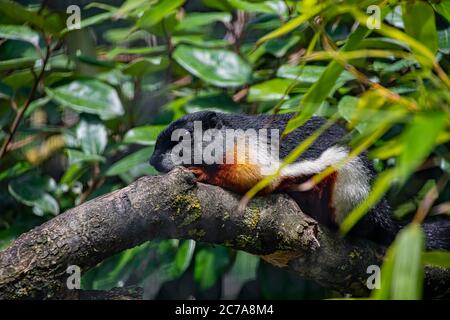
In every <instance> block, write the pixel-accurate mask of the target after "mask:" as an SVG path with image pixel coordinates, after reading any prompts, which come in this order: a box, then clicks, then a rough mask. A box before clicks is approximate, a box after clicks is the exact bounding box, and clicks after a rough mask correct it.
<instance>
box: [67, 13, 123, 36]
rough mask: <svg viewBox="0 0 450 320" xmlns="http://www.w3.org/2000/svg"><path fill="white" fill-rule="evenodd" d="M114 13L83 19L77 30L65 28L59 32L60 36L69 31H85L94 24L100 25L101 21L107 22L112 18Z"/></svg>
mask: <svg viewBox="0 0 450 320" xmlns="http://www.w3.org/2000/svg"><path fill="white" fill-rule="evenodd" d="M114 14H115V12H113V11H110V12H102V13H100V14H97V15H95V16H92V17H89V18H85V19H81V21H80V28H77V29H69V28H65V29H64V30H62V31H61V35H65V34H66V33H68V32H71V31H76V30H81V29H85V28H87V27H90V26H93V25H95V24H98V23H101V22H103V21H106V20H109V19H111V18H112V17H113V16H114Z"/></svg>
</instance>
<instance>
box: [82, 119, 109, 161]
mask: <svg viewBox="0 0 450 320" xmlns="http://www.w3.org/2000/svg"><path fill="white" fill-rule="evenodd" d="M76 134H77V140H78V141H79V143H80V145H81V150H83V152H84V153H85V154H87V155H100V154H102V153H103V151H104V150H105V147H106V144H107V143H108V133H107V132H106V128H105V126H104V125H103V123H101V122H100V121H93V120H89V121H88V120H82V121H81V122H80V123H79V124H78V126H77V129H76Z"/></svg>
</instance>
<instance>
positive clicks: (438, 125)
mask: <svg viewBox="0 0 450 320" xmlns="http://www.w3.org/2000/svg"><path fill="white" fill-rule="evenodd" d="M447 120H448V119H447V115H446V113H444V112H427V113H417V114H415V116H414V118H413V120H412V121H411V123H410V124H409V125H408V127H407V128H406V129H405V131H404V133H403V134H402V138H401V141H402V143H403V144H404V148H403V152H402V153H401V155H400V156H399V159H398V165H397V170H398V174H399V177H400V178H401V179H402V180H403V181H405V180H406V179H407V178H408V177H409V175H410V174H411V173H412V172H413V171H414V170H415V169H416V167H418V166H419V165H420V164H421V162H422V161H423V160H424V159H425V158H426V157H427V156H428V155H429V153H430V152H431V150H433V147H434V146H435V144H436V139H437V137H438V135H439V133H441V131H442V130H443V129H444V128H445V124H446V123H447Z"/></svg>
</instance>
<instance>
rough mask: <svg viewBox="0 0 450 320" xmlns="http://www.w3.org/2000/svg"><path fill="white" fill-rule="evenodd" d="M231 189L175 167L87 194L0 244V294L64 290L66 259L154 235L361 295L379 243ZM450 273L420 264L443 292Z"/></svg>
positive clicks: (91, 261)
mask: <svg viewBox="0 0 450 320" xmlns="http://www.w3.org/2000/svg"><path fill="white" fill-rule="evenodd" d="M239 200H240V196H239V195H236V194H234V193H231V192H228V191H225V190H223V189H221V188H219V187H215V186H211V185H205V184H200V183H196V180H195V177H194V175H193V174H192V173H190V172H189V171H187V170H185V169H181V168H177V169H175V170H173V171H172V172H170V173H169V174H167V175H164V176H151V177H143V178H141V179H139V180H137V181H136V182H134V183H132V184H131V185H129V186H128V187H125V188H123V189H120V190H117V191H115V192H112V193H109V194H107V195H104V196H101V197H98V198H96V199H93V200H91V201H88V202H86V203H84V204H82V205H80V206H78V207H75V208H73V209H70V210H68V211H66V212H65V213H63V214H61V215H59V216H57V217H55V218H54V219H52V220H50V221H48V222H46V223H44V224H42V225H41V226H38V227H36V228H35V229H33V230H31V231H29V232H27V233H25V234H23V235H21V236H20V237H19V238H18V239H17V240H16V241H15V242H14V243H13V244H12V245H11V246H10V247H9V248H8V249H6V250H4V251H2V252H0V298H7V299H18V298H44V297H47V298H58V297H59V296H64V294H62V292H66V293H67V289H66V280H67V277H68V276H69V274H67V273H66V269H67V266H69V265H78V266H79V267H80V268H81V269H82V271H83V272H85V271H87V270H88V269H89V268H92V267H93V266H95V265H96V264H98V263H99V262H101V261H102V260H104V259H105V258H107V257H109V256H111V255H114V254H115V253H117V252H120V251H122V250H125V249H128V248H131V247H134V246H136V245H138V244H140V243H143V242H145V241H147V240H150V239H154V238H166V239H169V238H177V239H195V240H197V241H202V242H207V243H214V244H222V245H226V246H229V247H232V248H235V249H240V250H244V251H247V252H250V253H253V254H257V255H261V256H263V258H265V259H266V260H268V261H270V262H272V263H274V264H275V265H277V266H280V267H287V268H289V269H290V270H293V271H295V272H297V273H299V274H301V275H303V276H305V277H306V278H309V279H313V280H315V281H317V282H318V283H320V284H322V285H323V286H325V287H327V288H332V289H335V290H338V291H340V292H343V293H351V294H353V295H356V296H363V295H367V294H368V289H367V287H366V279H367V277H368V276H369V275H368V274H367V273H366V270H367V267H368V266H369V265H374V264H376V265H380V264H381V261H382V257H383V254H384V249H383V248H381V247H378V246H376V245H375V244H373V243H370V242H367V241H363V240H350V239H343V238H342V237H340V236H339V235H338V234H336V233H334V232H332V231H330V230H328V229H326V228H324V227H322V226H319V225H318V224H317V222H316V221H315V220H313V219H311V218H310V217H308V216H306V215H304V214H303V213H302V212H301V211H300V209H299V207H298V206H297V204H296V203H295V202H294V201H293V200H291V199H290V198H289V197H287V196H285V195H283V194H278V195H271V196H268V197H257V198H255V199H253V200H252V201H251V202H250V203H249V204H248V206H247V208H246V210H245V213H239V211H238V210H237V208H238V205H239ZM449 284H450V272H448V270H444V269H428V270H427V280H426V285H427V287H429V288H431V290H432V294H433V295H438V294H441V293H442V292H445V291H446V290H447V289H448V287H449Z"/></svg>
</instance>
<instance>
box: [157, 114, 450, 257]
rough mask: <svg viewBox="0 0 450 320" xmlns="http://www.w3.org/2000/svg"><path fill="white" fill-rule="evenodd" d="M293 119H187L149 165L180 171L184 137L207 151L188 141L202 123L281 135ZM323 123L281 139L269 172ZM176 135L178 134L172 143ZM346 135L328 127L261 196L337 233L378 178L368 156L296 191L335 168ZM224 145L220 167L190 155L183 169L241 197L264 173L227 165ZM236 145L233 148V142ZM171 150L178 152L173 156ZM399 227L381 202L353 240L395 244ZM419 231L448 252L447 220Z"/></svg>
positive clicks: (173, 127)
mask: <svg viewBox="0 0 450 320" xmlns="http://www.w3.org/2000/svg"><path fill="white" fill-rule="evenodd" d="M292 116H293V114H280V115H245V114H232V113H230V114H229V113H219V112H213V111H201V112H195V113H191V114H188V115H186V116H184V117H182V118H180V119H178V120H176V121H174V122H172V123H171V124H170V125H169V126H168V127H167V128H166V129H165V130H163V131H162V132H161V133H160V135H159V136H158V139H157V141H156V145H155V150H154V153H153V155H152V157H151V159H150V164H151V165H153V166H154V167H155V168H156V169H157V170H158V171H160V172H168V171H170V170H172V169H173V168H174V167H175V166H176V165H180V163H176V162H174V160H173V159H174V157H173V155H174V153H179V148H178V147H177V146H179V145H180V141H182V140H183V137H189V139H187V138H186V141H188V143H189V144H190V145H191V146H192V149H193V150H195V149H196V148H198V147H199V146H200V148H205V145H207V143H206V144H205V142H204V141H202V142H200V143H198V142H195V141H194V140H195V138H194V139H192V137H194V135H195V132H194V127H195V124H196V123H201V126H202V130H203V131H207V130H208V129H213V130H216V131H218V132H222V133H224V132H226V130H229V129H235V130H243V131H245V130H248V129H254V130H256V131H258V130H260V129H268V130H273V129H277V130H279V132H280V133H282V132H283V130H284V128H285V127H286V125H287V122H288V121H289V120H290V119H291V118H292ZM325 122H326V120H325V119H324V118H321V117H312V118H311V119H310V120H308V121H307V122H306V123H305V124H304V125H302V126H300V127H298V128H297V129H295V130H294V131H292V132H291V133H289V134H288V135H286V136H285V137H283V138H282V139H279V141H278V142H279V145H278V147H279V150H278V154H277V158H276V159H269V162H270V165H271V166H272V168H273V167H275V169H277V168H278V166H280V165H281V163H282V162H283V159H284V158H285V157H286V156H287V155H289V153H290V152H291V151H293V149H294V148H295V147H297V146H298V145H299V144H300V143H301V142H302V141H304V140H305V139H307V138H308V137H309V136H311V134H312V133H313V132H315V131H316V130H317V129H318V128H319V127H321V126H322V125H324V123H325ZM175 132H177V133H178V134H177V135H176V138H175V139H174V137H173V135H174V133H175ZM180 132H181V134H180ZM345 135H346V131H345V130H344V129H343V128H342V127H340V126H339V125H337V124H334V125H332V126H330V127H329V128H328V129H326V130H325V131H324V132H323V133H322V134H321V135H320V136H319V137H318V138H317V139H316V140H315V141H314V142H313V143H312V145H310V147H309V148H308V149H307V150H306V151H304V152H303V153H302V154H301V155H300V156H299V158H298V159H297V160H296V161H295V162H294V163H292V164H290V165H289V166H287V167H285V168H283V169H282V170H281V171H280V176H279V177H278V178H277V179H275V180H274V181H273V182H272V183H271V184H270V185H269V186H267V187H266V188H265V189H264V190H263V191H261V193H262V194H267V193H271V192H285V193H287V194H288V195H290V196H291V197H292V198H293V199H295V201H296V202H297V203H298V205H299V206H300V208H301V209H302V210H303V211H304V212H305V213H307V214H309V215H310V216H311V217H313V218H315V219H316V220H317V221H318V222H319V223H322V224H325V225H327V226H329V227H331V228H335V227H336V226H337V225H338V224H339V223H340V222H342V221H343V219H344V218H345V217H346V215H347V214H348V213H350V212H351V211H352V209H353V208H355V207H356V206H357V205H358V204H359V203H361V201H362V200H364V199H365V197H367V195H368V194H369V192H370V188H371V184H372V182H373V180H374V178H375V177H376V172H375V170H374V168H373V165H372V162H371V161H370V160H369V159H368V158H367V157H366V155H365V154H364V153H363V154H361V155H359V156H358V157H356V158H354V159H353V160H351V161H349V162H348V163H346V164H345V165H344V166H342V167H341V168H339V169H338V170H337V171H335V172H334V173H333V174H331V175H329V176H328V177H327V178H326V179H324V180H322V181H321V182H320V183H318V184H317V185H316V186H314V187H313V188H312V189H310V190H307V191H300V190H299V188H298V185H299V184H301V183H302V182H305V181H307V180H308V179H309V178H310V177H312V176H313V175H315V174H317V173H320V172H321V171H323V170H324V169H326V168H327V167H329V166H333V165H335V164H337V163H338V162H339V161H341V160H342V159H344V158H345V157H346V156H347V155H348V153H349V150H350V149H349V147H348V146H346V145H345V144H342V138H343V137H344V136H345ZM269 137H270V135H269ZM237 139H239V138H237ZM173 140H175V141H173ZM186 141H185V142H186ZM224 141H225V139H223V141H222V143H223V144H224V150H225V152H224V155H222V156H219V158H220V157H222V160H223V161H219V162H216V163H211V161H207V160H204V159H200V160H199V159H198V158H197V159H194V157H195V156H194V153H195V152H192V154H191V155H183V156H184V159H187V160H188V161H185V162H184V163H181V165H183V166H185V167H188V168H189V169H190V170H192V171H193V172H194V174H195V175H196V176H197V179H198V181H200V182H205V183H209V184H213V185H217V186H221V187H223V188H226V189H229V190H232V191H235V192H238V193H241V194H244V193H245V192H247V191H248V190H249V189H250V188H251V187H253V186H254V185H255V184H256V183H257V182H258V181H260V180H261V179H263V178H264V177H265V175H267V174H268V173H267V172H266V173H265V174H264V172H263V171H262V170H261V163H262V162H261V163H260V161H258V159H256V161H255V159H250V157H248V155H247V156H246V157H245V161H241V162H239V161H237V158H236V157H235V158H234V161H233V162H232V163H230V162H229V161H226V160H227V158H226V157H227V156H228V155H229V154H230V153H232V154H234V155H235V156H236V152H242V151H238V150H242V149H238V148H236V147H235V146H234V147H231V148H230V146H229V145H228V144H227V145H226V146H225V142H224ZM234 142H237V141H236V139H235V140H234ZM246 143H247V144H248V145H250V146H254V145H255V144H256V141H247V142H246ZM174 148H178V149H177V150H176V152H175V149H174ZM186 156H187V157H186ZM238 158H239V157H238ZM266 160H267V159H266ZM266 162H267V161H266ZM266 171H267V170H266ZM402 225H403V223H401V222H398V221H396V220H393V219H392V215H391V209H390V206H389V204H388V202H387V201H386V199H385V198H383V199H382V200H381V201H379V202H378V203H377V204H376V205H375V206H374V207H373V208H371V210H370V211H369V212H368V213H367V214H366V215H365V216H364V217H363V218H362V219H361V220H360V221H359V222H358V223H357V224H356V226H355V227H354V228H353V229H352V231H351V234H352V235H354V236H357V237H362V238H367V239H370V240H372V241H374V242H377V243H379V244H382V245H388V244H390V243H391V242H392V241H393V239H394V237H395V235H396V233H397V232H398V231H399V230H400V228H401V226H402ZM423 230H424V232H425V235H426V238H427V245H426V246H427V250H435V249H442V250H450V219H444V218H437V219H432V220H428V221H426V222H425V223H424V224H423Z"/></svg>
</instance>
